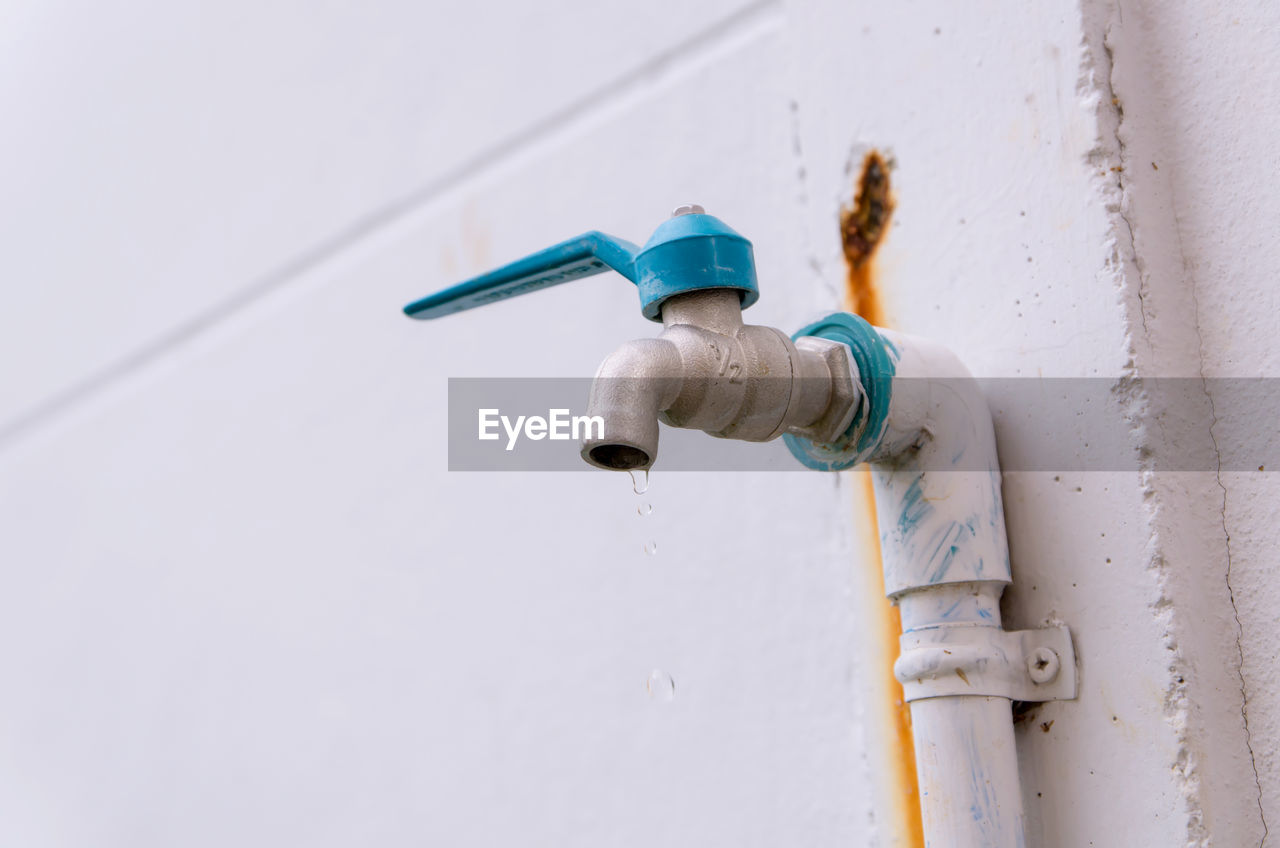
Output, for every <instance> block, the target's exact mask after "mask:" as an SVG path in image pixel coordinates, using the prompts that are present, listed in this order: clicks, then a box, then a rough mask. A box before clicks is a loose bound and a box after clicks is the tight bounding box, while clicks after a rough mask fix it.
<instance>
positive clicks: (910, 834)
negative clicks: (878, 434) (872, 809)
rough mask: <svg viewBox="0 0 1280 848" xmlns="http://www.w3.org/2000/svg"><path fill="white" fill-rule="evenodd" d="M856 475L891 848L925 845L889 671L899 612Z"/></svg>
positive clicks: (903, 711)
mask: <svg viewBox="0 0 1280 848" xmlns="http://www.w3.org/2000/svg"><path fill="white" fill-rule="evenodd" d="M849 473H850V474H852V475H853V476H854V498H853V501H854V504H853V508H854V514H853V519H854V524H855V527H854V532H855V533H856V536H855V538H858V539H861V540H862V543H863V550H862V553H863V556H862V557H861V558H860V559H861V563H860V564H861V565H863V566H867V567H866V568H865V569H864V570H863V571H862V578H863V581H864V582H863V599H864V600H863V603H864V604H865V606H864V607H863V609H864V610H865V613H866V617H865V618H864V626H865V627H866V628H867V641H868V642H870V643H872V644H873V645H875V646H876V649H877V650H876V656H875V657H874V659H873V662H872V665H873V666H874V667H875V669H876V671H877V676H878V679H879V681H881V682H882V685H881V686H879V687H876V688H875V689H874V690H873V691H875V692H876V693H877V695H878V696H879V698H878V699H877V702H876V703H873V704H871V705H870V712H871V715H872V716H874V719H873V724H874V725H875V726H877V727H879V728H882V729H883V732H884V736H885V738H884V743H883V744H884V756H885V760H884V762H883V763H882V765H881V766H880V767H881V768H882V769H883V770H884V785H885V786H887V787H891V789H890V790H889V793H890V797H891V798H892V799H893V808H892V809H891V810H890V811H888V813H889V821H888V822H887V825H888V827H887V830H888V831H889V833H890V834H891V841H890V842H889V844H890V845H893V846H895V848H924V823H923V821H922V820H921V817H920V788H919V784H918V782H917V778H916V753H915V740H914V738H913V737H912V735H911V708H910V707H909V706H908V705H907V702H906V699H905V698H904V697H903V693H902V684H901V683H899V682H898V679H897V678H896V677H894V676H893V663H894V661H895V660H896V659H897V658H898V636H899V635H900V634H901V633H902V617H901V615H900V614H899V613H898V608H897V607H896V606H894V605H893V604H891V603H890V602H889V599H888V598H886V597H885V596H884V571H883V570H882V569H881V568H880V563H881V561H882V560H881V556H880V531H879V528H878V526H877V524H876V502H875V493H874V492H873V490H872V485H871V475H870V474H868V473H866V472H865V471H852V472H849Z"/></svg>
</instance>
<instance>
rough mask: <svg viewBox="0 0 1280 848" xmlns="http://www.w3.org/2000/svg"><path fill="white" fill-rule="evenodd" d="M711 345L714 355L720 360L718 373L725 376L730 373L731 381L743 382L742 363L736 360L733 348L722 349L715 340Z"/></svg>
mask: <svg viewBox="0 0 1280 848" xmlns="http://www.w3.org/2000/svg"><path fill="white" fill-rule="evenodd" d="M709 346H710V348H711V353H712V355H713V356H715V357H716V359H718V360H719V361H720V368H719V370H718V371H717V372H716V373H717V375H718V376H720V377H723V376H725V375H726V374H728V375H729V382H730V383H741V382H742V363H741V362H736V361H734V359H733V348H730V347H726V348H724V349H723V350H721V349H720V345H718V344H716V343H715V342H710V343H709Z"/></svg>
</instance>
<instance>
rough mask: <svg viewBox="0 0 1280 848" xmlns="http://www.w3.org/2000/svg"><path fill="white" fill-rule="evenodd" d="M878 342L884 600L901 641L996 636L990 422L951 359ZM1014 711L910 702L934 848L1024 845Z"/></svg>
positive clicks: (1001, 579) (996, 515) (999, 548)
mask: <svg viewBox="0 0 1280 848" xmlns="http://www.w3.org/2000/svg"><path fill="white" fill-rule="evenodd" d="M877 329H878V328H877ZM878 332H879V333H880V334H881V335H882V336H883V337H884V338H885V339H886V340H887V341H888V342H889V343H890V345H891V347H892V349H893V353H894V358H895V359H896V362H895V372H894V378H893V396H892V401H891V403H890V409H889V416H888V422H887V426H886V429H885V433H884V437H883V438H882V439H881V442H880V447H879V449H878V450H877V451H876V452H875V454H874V455H873V457H872V467H873V470H874V472H875V473H874V480H875V490H876V515H877V521H878V523H879V526H880V537H881V548H882V551H883V556H884V573H885V589H886V592H887V593H888V595H889V597H890V598H892V599H893V600H894V601H895V602H896V603H897V604H898V606H899V608H900V610H901V613H902V624H903V631H904V634H911V633H918V632H919V631H935V630H937V629H940V628H993V629H996V630H999V629H1000V627H1001V623H1000V608H999V600H1000V595H1001V593H1002V592H1003V591H1004V587H1005V586H1006V585H1008V584H1009V582H1010V569H1009V551H1008V541H1007V537H1006V534H1005V523H1004V507H1003V502H1002V500H1001V497H1000V471H999V464H998V460H997V457H996V445H995V434H994V431H993V429H992V425H991V413H990V411H989V409H988V408H987V405H986V401H985V399H984V398H983V397H982V394H981V392H979V390H978V388H977V385H976V384H975V383H974V382H973V380H972V378H971V377H970V375H969V373H968V371H967V370H966V369H965V368H964V366H963V365H962V364H961V363H960V362H959V360H958V359H956V357H955V356H954V355H953V354H951V353H950V352H949V351H947V350H946V349H945V348H942V347H940V346H939V345H936V344H933V343H931V342H928V341H925V340H922V339H917V338H912V337H908V336H903V335H900V334H897V333H893V332H891V331H888V330H879V329H878ZM969 632H972V631H969ZM968 641H969V642H970V643H973V640H968ZM976 643H977V644H979V645H981V644H982V643H983V640H977V642H976ZM994 643H995V641H994V640H992V644H994ZM979 650H980V649H979ZM990 659H991V661H992V662H995V661H996V660H997V658H996V657H991V658H990ZM985 660H986V658H985V657H983V658H980V661H982V662H985ZM958 673H961V674H962V672H958ZM962 679H967V678H962ZM1011 706H1012V705H1011V702H1010V701H1009V699H1008V698H1003V697H990V696H987V695H986V694H982V693H979V694H974V695H945V696H938V697H924V698H920V699H918V700H913V701H912V702H911V721H912V734H913V737H914V740H915V749H916V772H917V777H918V780H919V784H920V805H921V814H922V820H923V825H924V835H925V844H926V845H927V846H931V848H1021V846H1023V845H1024V844H1025V843H1024V833H1023V822H1022V790H1021V786H1020V783H1019V780H1018V761H1017V752H1016V750H1015V747H1014V739H1013V715H1012V710H1011Z"/></svg>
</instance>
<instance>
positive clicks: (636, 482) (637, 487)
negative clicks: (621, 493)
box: [627, 468, 649, 495]
mask: <svg viewBox="0 0 1280 848" xmlns="http://www.w3.org/2000/svg"><path fill="white" fill-rule="evenodd" d="M627 473H628V474H630V475H631V491H633V492H635V493H636V494H637V495H643V494H644V493H645V492H647V491H649V469H647V468H645V469H642V470H641V471H640V474H641V476H639V477H637V476H636V472H634V471H628V472H627Z"/></svg>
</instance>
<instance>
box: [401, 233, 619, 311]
mask: <svg viewBox="0 0 1280 848" xmlns="http://www.w3.org/2000/svg"><path fill="white" fill-rule="evenodd" d="M639 252H640V248H638V247H636V246H635V245H634V244H632V243H631V242H629V241H625V240H623V239H620V238H615V237H613V236H610V235H606V234H605V233H601V232H597V231H595V230H592V231H591V232H589V233H583V234H582V235H580V236H578V237H577V238H573V239H569V240H568V241H562V242H560V243H559V244H556V245H552V246H551V247H548V248H546V249H545V250H539V251H538V252H537V253H535V254H533V255H532V256H526V257H525V258H523V259H518V260H516V261H515V262H512V263H511V264H509V265H503V266H502V267H501V268H498V269H497V270H494V271H490V272H489V273H487V274H481V275H480V276H479V277H473V278H472V279H470V280H467V281H465V282H462V283H458V284H457V285H456V286H452V287H450V288H447V289H445V290H444V291H440V292H436V293H435V294H432V295H428V296H427V297H424V298H422V299H421V300H415V301H414V302H413V303H411V304H409V305H408V306H406V307H405V308H404V314H406V315H408V316H409V317H410V318H422V319H426V318H440V317H442V316H444V315H452V314H453V313H454V312H461V311H462V310H464V309H474V308H475V307H477V306H484V305H486V304H489V303H493V302H495V301H498V300H505V299H506V298H508V297H515V296H516V295H520V294H527V293H529V292H534V291H538V290H539V289H545V288H550V287H551V286H558V285H560V284H561V283H567V282H569V281H570V280H578V279H581V278H582V277H590V276H592V275H593V274H600V273H603V272H605V271H608V270H609V269H613V270H614V271H617V272H618V273H619V274H621V275H622V276H624V277H626V278H627V279H628V280H630V281H631V282H633V283H634V282H635V281H636V273H635V267H636V254H637V253H639Z"/></svg>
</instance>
